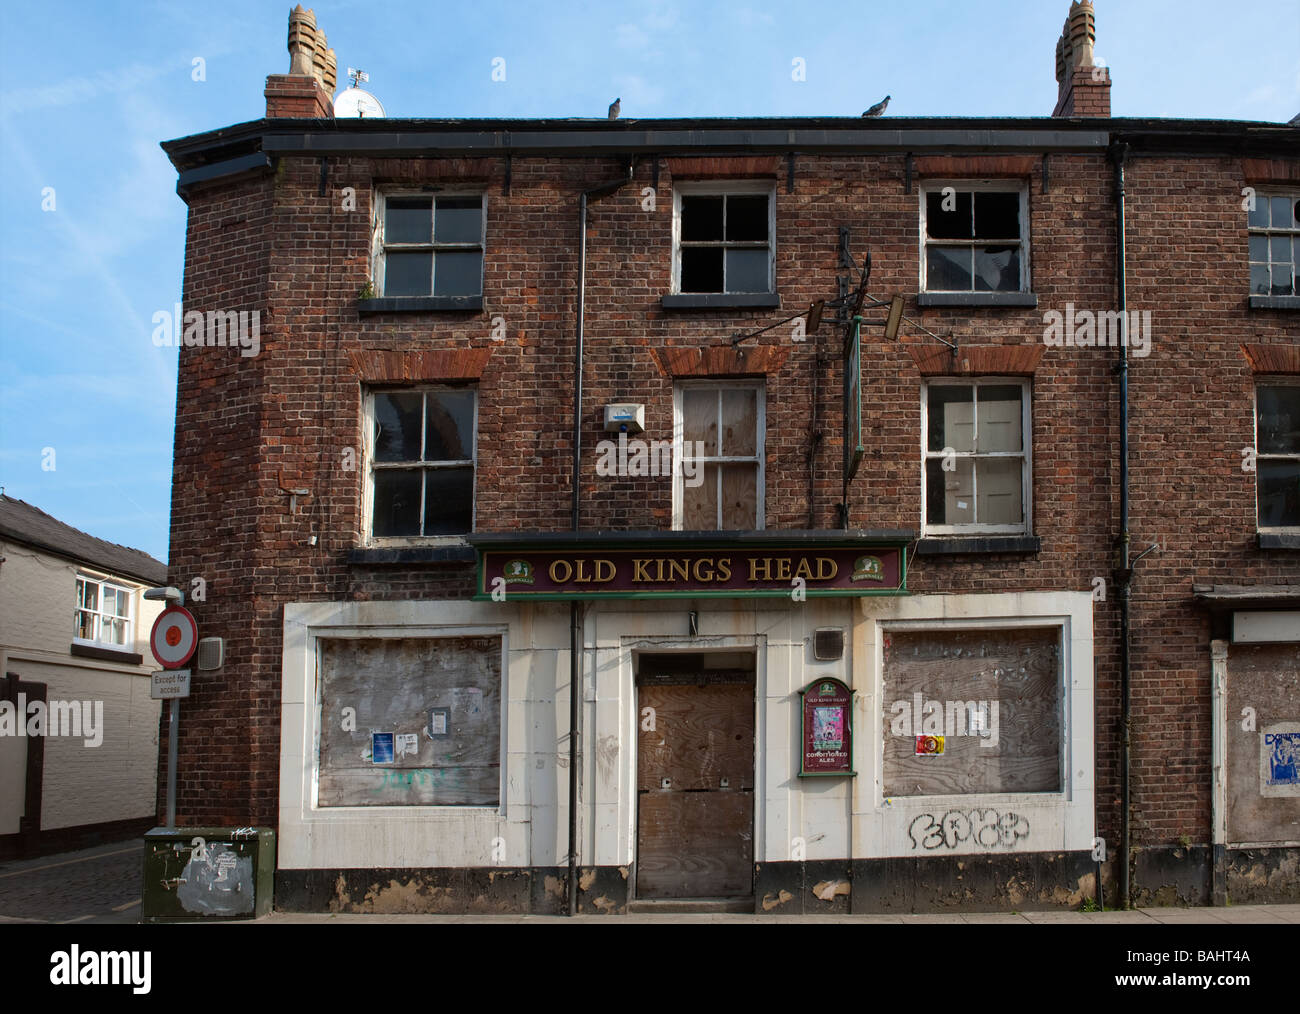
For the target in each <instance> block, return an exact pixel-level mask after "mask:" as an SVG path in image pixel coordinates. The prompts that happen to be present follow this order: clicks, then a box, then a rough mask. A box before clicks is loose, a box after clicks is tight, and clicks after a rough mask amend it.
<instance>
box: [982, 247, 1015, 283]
mask: <svg viewBox="0 0 1300 1014" xmlns="http://www.w3.org/2000/svg"><path fill="white" fill-rule="evenodd" d="M975 288H976V289H977V290H978V291H980V292H990V291H992V292H1017V291H1019V289H1020V250H1019V249H1018V248H1016V247H1013V246H986V247H976V248H975Z"/></svg>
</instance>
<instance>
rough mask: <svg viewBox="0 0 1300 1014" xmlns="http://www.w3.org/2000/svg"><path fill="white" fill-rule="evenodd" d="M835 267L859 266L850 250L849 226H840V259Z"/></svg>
mask: <svg viewBox="0 0 1300 1014" xmlns="http://www.w3.org/2000/svg"><path fill="white" fill-rule="evenodd" d="M835 266H836V267H837V268H850V269H852V268H856V267H857V265H856V264H854V263H853V252H852V251H851V250H850V249H849V227H848V226H847V225H841V226H840V259H839V260H838V261H837V262H836V264H835ZM840 295H841V296H842V295H844V293H843V292H841V293H840Z"/></svg>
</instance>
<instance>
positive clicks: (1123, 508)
mask: <svg viewBox="0 0 1300 1014" xmlns="http://www.w3.org/2000/svg"><path fill="white" fill-rule="evenodd" d="M1127 154H1128V145H1126V144H1124V143H1123V142H1122V141H1121V142H1116V143H1115V144H1113V145H1112V146H1111V150H1110V156H1111V159H1112V161H1113V162H1114V163H1115V282H1116V286H1117V295H1118V303H1119V305H1118V306H1117V307H1116V309H1117V310H1118V311H1119V313H1120V320H1121V321H1123V322H1124V327H1125V330H1124V332H1123V334H1124V336H1125V340H1124V341H1123V343H1122V344H1121V347H1120V358H1119V366H1118V369H1119V567H1118V573H1119V578H1120V588H1119V617H1120V621H1119V622H1120V818H1119V821H1120V832H1119V837H1120V847H1119V855H1120V864H1119V907H1120V908H1121V909H1127V908H1129V907H1130V904H1131V898H1130V887H1129V863H1130V861H1131V856H1130V852H1131V849H1132V828H1131V827H1130V822H1129V806H1130V802H1129V792H1130V785H1129V781H1130V773H1131V763H1132V739H1131V735H1132V724H1133V722H1132V720H1133V714H1132V696H1131V692H1130V675H1131V657H1130V645H1129V624H1130V613H1129V605H1130V602H1129V599H1130V591H1131V586H1132V576H1133V571H1132V567H1131V564H1130V561H1129V551H1130V548H1131V536H1130V534H1129V524H1128V340H1127V333H1128V332H1127V327H1128V293H1127V285H1126V277H1125V268H1124V159H1125V157H1126V155H1127Z"/></svg>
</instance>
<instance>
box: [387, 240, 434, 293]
mask: <svg viewBox="0 0 1300 1014" xmlns="http://www.w3.org/2000/svg"><path fill="white" fill-rule="evenodd" d="M432 274H433V253H432V252H431V251H429V252H425V253H394V252H393V251H391V250H390V251H389V252H388V254H387V256H386V258H385V263H384V295H385V296H427V295H428V294H429V288H430V280H431V277H432Z"/></svg>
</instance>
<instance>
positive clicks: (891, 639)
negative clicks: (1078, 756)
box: [880, 628, 1062, 796]
mask: <svg viewBox="0 0 1300 1014" xmlns="http://www.w3.org/2000/svg"><path fill="white" fill-rule="evenodd" d="M1060 636H1061V635H1060V631H1059V629H1057V628H1031V629H1026V628H1021V629H1013V630H962V631H936V630H925V631H920V630H917V631H893V632H891V633H890V634H889V635H888V636H887V638H886V643H885V653H884V654H885V668H884V673H885V679H884V693H883V696H882V702H883V703H882V707H881V715H880V728H881V730H882V737H883V741H884V771H883V789H884V794H885V795H886V796H924V795H944V794H948V793H991V792H1058V791H1060V787H1061V746H1062V721H1061V679H1062V677H1061V651H1060ZM916 694H920V695H921V699H922V711H921V714H919V715H918V714H916V713H915V712H916V710H917V709H916V706H915V704H916V697H915V695H916ZM929 701H934V702H938V703H939V704H940V705H941V706H942V708H943V721H942V729H941V732H942V734H943V735H944V736H945V743H944V753H943V754H942V755H941V756H917V755H916V740H915V737H916V736H917V735H921V734H922V733H928V732H931V731H932V729H931V728H926V727H925V725H924V721H925V717H926V716H925V709H924V703H925V702H929ZM970 702H976V703H977V704H980V703H983V705H984V708H985V709H986V710H985V714H986V715H987V716H988V717H987V723H988V729H989V732H990V735H989V736H987V737H983V736H980V735H970V734H969V732H970V730H969V728H968V727H967V728H965V729H964V730H963V725H962V724H959V723H958V712H957V706H958V705H959V704H967V705H968V704H969V703H970ZM902 705H905V707H900V706H902ZM950 706H951V719H950V717H949V709H950ZM995 706H996V707H995ZM962 711H963V712H964V714H962V716H961V717H962V718H963V719H964V718H966V717H967V716H969V714H970V711H969V709H968V708H963V709H962ZM995 720H996V729H997V733H996V737H994V736H993V735H991V733H992V731H993V725H994V721H995ZM961 731H965V732H967V734H966V735H960V734H959V733H960V732H961ZM954 733H958V734H957V735H954ZM995 738H996V742H995Z"/></svg>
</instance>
